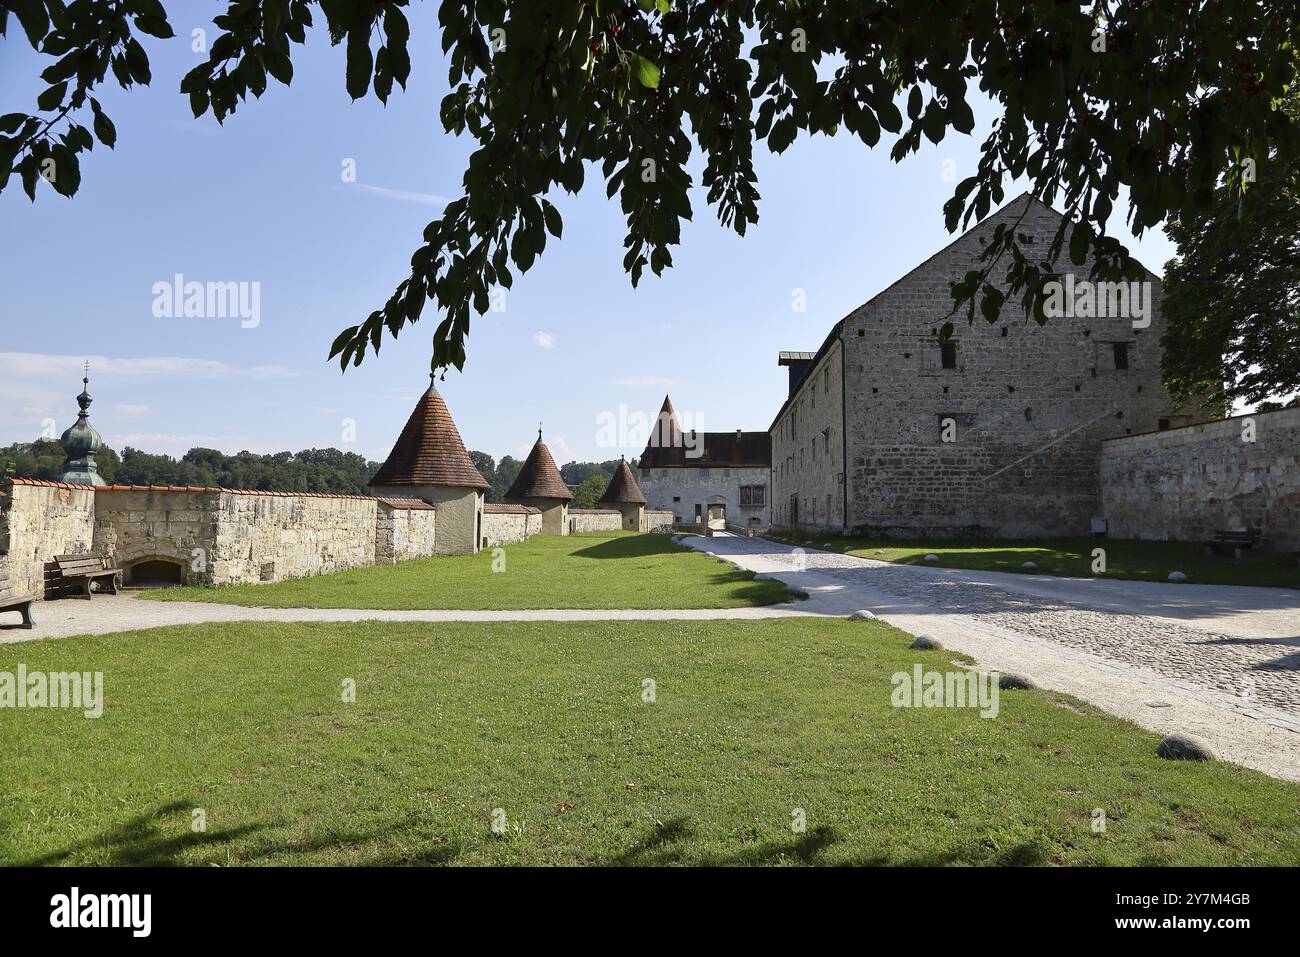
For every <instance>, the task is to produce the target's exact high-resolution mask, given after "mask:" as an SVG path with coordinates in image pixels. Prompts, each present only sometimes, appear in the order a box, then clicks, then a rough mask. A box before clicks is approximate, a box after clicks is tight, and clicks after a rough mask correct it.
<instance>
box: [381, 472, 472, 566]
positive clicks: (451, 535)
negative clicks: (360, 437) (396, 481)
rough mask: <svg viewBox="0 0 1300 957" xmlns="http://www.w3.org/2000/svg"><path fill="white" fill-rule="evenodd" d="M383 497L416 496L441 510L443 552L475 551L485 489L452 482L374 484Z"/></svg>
mask: <svg viewBox="0 0 1300 957" xmlns="http://www.w3.org/2000/svg"><path fill="white" fill-rule="evenodd" d="M370 491H371V492H373V493H374V494H375V495H378V496H380V497H381V498H386V497H389V496H414V497H416V498H419V499H423V500H424V501H426V502H429V503H431V504H432V505H433V506H434V508H436V509H437V510H438V544H437V554H439V555H473V554H474V553H475V552H477V551H478V549H479V546H480V544H481V539H482V537H483V492H482V491H481V490H480V489H476V488H468V487H458V486H448V485H372V486H371V487H370Z"/></svg>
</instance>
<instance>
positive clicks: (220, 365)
mask: <svg viewBox="0 0 1300 957" xmlns="http://www.w3.org/2000/svg"><path fill="white" fill-rule="evenodd" d="M85 362H89V363H90V375H91V378H92V379H96V378H99V377H112V378H118V377H121V378H140V377H146V376H150V377H168V376H170V377H175V378H184V379H236V378H251V379H287V378H291V377H293V376H296V375H297V374H298V373H296V372H294V371H293V370H292V369H288V368H286V367H284V366H249V367H247V368H245V367H242V366H233V365H230V364H229V363H226V362H218V361H217V360H215V359H191V358H185V357H181V356H143V357H139V358H124V359H115V358H109V357H108V356H61V355H53V354H49V353H41V352H0V381H4V380H6V379H11V380H12V379H16V378H19V377H31V378H40V379H59V378H71V379H75V380H76V381H77V382H80V381H81V377H82V375H83V374H84V373H83V371H82V370H83V363H85Z"/></svg>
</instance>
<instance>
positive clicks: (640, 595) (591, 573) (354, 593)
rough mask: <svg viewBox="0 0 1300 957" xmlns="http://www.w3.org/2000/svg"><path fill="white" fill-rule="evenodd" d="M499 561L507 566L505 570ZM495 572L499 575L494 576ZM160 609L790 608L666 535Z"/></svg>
mask: <svg viewBox="0 0 1300 957" xmlns="http://www.w3.org/2000/svg"><path fill="white" fill-rule="evenodd" d="M499 559H503V560H504V566H502V565H501V563H500V562H499ZM494 564H496V566H497V567H502V568H503V570H501V571H493V567H494ZM141 597H142V598H148V599H153V600H156V601H212V602H222V603H225V604H231V605H251V606H256V607H260V608H398V609H410V608H455V609H484V608H486V609H494V610H510V609H519V608H737V607H742V606H746V605H770V604H774V603H776V602H781V601H786V600H788V599H789V598H790V593H789V591H788V590H787V588H786V587H785V585H783V584H781V583H780V582H778V581H772V580H760V581H756V580H755V579H754V575H753V573H752V572H746V571H738V570H736V569H734V568H732V567H731V566H730V565H725V564H718V563H717V561H716V560H715V559H712V558H709V557H708V556H707V555H704V554H701V553H699V552H695V551H692V550H691V549H688V548H682V547H680V546H678V545H674V544H673V542H672V539H671V538H670V537H669V536H667V535H637V534H635V533H630V532H593V533H589V534H582V535H568V536H557V535H539V536H537V537H535V538H532V539H530V540H529V541H527V542H522V543H520V544H518V545H507V546H505V547H504V549H503V555H501V556H498V555H497V554H496V551H495V550H494V549H490V548H489V549H485V550H484V551H481V552H479V553H478V554H477V555H463V556H444V557H438V558H423V559H417V560H415V561H410V562H402V563H400V564H397V565H386V566H372V567H368V568H357V569H353V570H352V571H346V572H336V573H335V574H332V575H321V576H318V577H315V578H298V579H293V580H290V581H283V582H276V583H274V584H269V585H232V586H228V587H223V588H203V587H185V588H168V589H160V590H157V591H151V592H146V593H144V594H143V595H142V596H141Z"/></svg>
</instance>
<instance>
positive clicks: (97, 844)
mask: <svg viewBox="0 0 1300 957" xmlns="http://www.w3.org/2000/svg"><path fill="white" fill-rule="evenodd" d="M196 806H197V805H196V804H195V803H194V802H193V801H172V802H171V803H169V804H163V805H161V806H159V807H157V808H155V809H154V810H152V811H146V812H145V813H143V814H139V815H136V816H135V817H133V818H131V819H130V820H128V821H124V822H123V823H121V824H117V825H115V826H113V827H111V828H109V829H108V830H107V831H104V832H102V833H100V834H96V835H95V836H94V837H88V838H86V839H85V840H82V841H78V842H77V843H75V844H72V845H70V846H68V847H66V848H64V849H63V850H61V851H55V852H54V853H52V854H44V855H42V856H40V857H35V858H32V859H31V860H28V861H23V862H22V865H21V866H24V867H48V866H50V865H54V864H63V863H66V862H67V861H68V859H69V858H71V857H73V855H75V854H77V853H79V852H82V851H89V850H97V849H101V848H102V849H107V851H108V854H109V862H108V863H109V864H110V865H113V866H119V867H167V866H174V865H177V864H180V863H182V861H181V859H180V858H181V854H182V853H183V852H184V851H185V850H187V849H188V848H191V847H196V846H198V845H201V844H217V843H221V842H224V841H233V840H235V839H236V838H240V837H244V836H245V835H247V834H250V833H252V832H253V831H257V830H261V827H260V826H258V825H252V824H248V825H244V826H242V827H235V828H229V829H227V830H224V831H205V832H202V833H197V834H196V833H193V832H189V831H187V832H186V833H184V834H179V835H178V834H163V833H162V831H161V829H160V827H159V825H160V824H161V822H162V819H163V818H164V817H165V816H166V815H169V814H183V815H184V816H185V818H186V819H188V818H189V816H190V812H191V811H192V810H193V809H194V808H195V807H196Z"/></svg>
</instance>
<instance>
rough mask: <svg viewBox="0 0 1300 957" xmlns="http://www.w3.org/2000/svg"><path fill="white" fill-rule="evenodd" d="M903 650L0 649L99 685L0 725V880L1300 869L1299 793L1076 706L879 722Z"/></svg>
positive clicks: (414, 643)
mask: <svg viewBox="0 0 1300 957" xmlns="http://www.w3.org/2000/svg"><path fill="white" fill-rule="evenodd" d="M907 643H908V637H907V636H905V635H903V634H902V633H901V632H898V631H896V630H894V629H891V628H889V627H888V626H886V625H884V624H882V623H879V622H869V623H854V622H847V621H836V620H775V621H761V622H734V621H733V622H660V623H652V622H635V623H633V622H625V623H618V622H600V623H581V624H578V623H543V622H528V623H500V624H451V625H430V624H425V623H419V624H415V623H404V624H380V623H366V624H325V623H321V624H300V623H295V624H292V625H288V624H285V625H271V624H261V623H259V624H249V623H226V624H220V625H195V626H188V627H185V628H183V629H181V628H169V629H157V630H152V631H144V632H133V633H125V634H115V635H111V636H103V637H95V638H68V639H61V640H59V641H45V642H32V643H25V644H11V645H0V670H2V671H8V672H14V671H15V670H16V668H17V666H18V664H19V663H20V662H21V663H24V664H25V665H26V666H27V668H28V669H29V670H46V671H53V670H70V669H81V670H90V671H102V672H103V673H104V682H105V688H106V693H105V704H104V713H103V716H102V717H100V718H98V719H87V718H84V717H82V716H81V715H80V714H79V713H74V712H69V711H62V710H51V709H23V710H15V709H12V708H6V709H0V752H2V753H3V754H4V755H5V767H4V773H3V774H2V775H0V864H194V865H207V864H220V865H225V864H802V863H813V864H1070V865H1073V864H1279V865H1280V864H1290V865H1294V864H1295V863H1296V862H1297V861H1298V860H1300V788H1297V787H1296V786H1294V785H1291V784H1287V783H1284V782H1280V781H1276V780H1273V779H1270V778H1267V777H1265V776H1263V775H1260V774H1257V773H1254V772H1250V771H1245V770H1242V769H1240V768H1236V767H1233V766H1231V765H1226V764H1217V763H1216V764H1191V763H1185V762H1168V761H1163V760H1161V759H1159V758H1156V757H1155V756H1154V753H1153V752H1154V748H1155V744H1156V737H1155V736H1154V735H1151V734H1148V733H1145V732H1142V731H1140V730H1138V729H1136V728H1135V727H1133V726H1131V725H1128V724H1125V723H1124V722H1121V721H1119V720H1117V719H1114V718H1111V717H1108V716H1106V715H1104V714H1101V713H1099V712H1097V711H1095V710H1094V709H1092V708H1091V707H1088V706H1086V705H1082V704H1080V703H1079V702H1077V701H1073V700H1071V699H1067V698H1065V697H1063V696H1060V695H1057V694H1054V693H1049V692H1045V691H1022V692H1007V693H1004V694H1003V695H1002V698H1001V711H1000V713H999V715H998V716H997V717H996V718H992V719H985V718H981V717H979V716H978V714H977V713H976V712H975V711H972V710H959V709H915V710H912V709H895V708H893V707H891V706H890V692H891V686H890V682H889V678H890V675H891V674H892V673H894V672H896V671H907V670H910V669H911V667H912V664H913V663H914V662H921V663H924V664H925V665H926V667H928V668H936V669H946V668H950V667H952V666H951V661H952V660H953V657H954V656H953V655H952V653H950V652H933V651H932V652H912V651H909V650H907ZM349 678H350V679H353V680H355V687H356V699H355V702H354V703H346V702H344V701H343V700H341V688H342V687H343V682H344V679H349ZM646 678H651V679H653V681H654V682H655V696H656V700H655V702H654V703H647V702H645V701H643V700H642V690H643V684H642V683H643V680H644V679H646ZM498 808H499V809H501V811H502V812H503V813H504V833H502V834H500V835H498V834H496V833H494V832H493V830H492V828H491V826H490V824H491V821H492V815H493V811H494V809H498ZM796 808H802V809H803V811H804V813H805V814H806V820H807V829H806V831H805V832H804V833H795V832H794V831H793V829H792V827H791V821H792V815H793V814H794V813H795V809H796ZM1095 808H1100V809H1102V810H1104V811H1105V814H1106V822H1107V826H1106V830H1105V831H1104V833H1094V831H1093V829H1092V819H1093V810H1094V809H1095ZM195 809H201V810H202V812H203V814H204V815H205V821H206V831H204V832H202V833H195V832H193V831H192V829H191V822H192V820H193V819H194V817H193V815H194V811H195Z"/></svg>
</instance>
